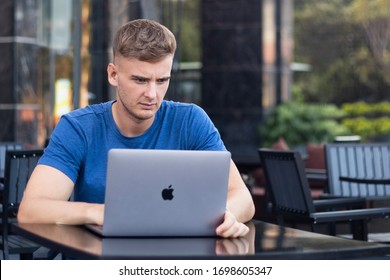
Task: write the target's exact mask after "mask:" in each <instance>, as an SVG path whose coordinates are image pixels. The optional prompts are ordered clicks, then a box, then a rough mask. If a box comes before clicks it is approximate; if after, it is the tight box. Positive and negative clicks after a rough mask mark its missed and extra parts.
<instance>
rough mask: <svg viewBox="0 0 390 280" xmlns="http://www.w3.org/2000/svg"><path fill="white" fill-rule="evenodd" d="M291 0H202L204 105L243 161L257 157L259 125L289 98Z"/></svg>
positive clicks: (227, 141)
mask: <svg viewBox="0 0 390 280" xmlns="http://www.w3.org/2000/svg"><path fill="white" fill-rule="evenodd" d="M291 13H292V2H291V1H267V0H263V1H261V0H247V1H239V0H226V1H218V0H204V1H202V42H203V44H202V52H203V57H202V63H203V67H202V106H203V108H205V110H206V111H207V112H208V114H209V115H210V117H211V118H212V119H213V121H214V122H215V124H216V126H217V127H218V128H219V130H220V132H221V134H222V138H223V139H224V142H225V144H226V146H227V147H228V149H229V150H230V151H231V152H232V154H233V157H236V159H237V160H238V161H240V160H242V161H251V160H257V154H256V152H254V151H256V149H257V147H258V146H259V145H260V142H261V135H260V134H259V132H258V128H259V125H260V123H261V121H262V118H263V116H264V114H265V113H266V112H267V110H268V109H270V108H273V107H274V106H275V105H277V104H280V103H281V102H282V101H284V100H287V99H288V98H289V89H290V82H291V72H290V63H291V53H292V46H291V45H289V44H291V40H292V39H291V36H292V34H291V29H292V21H291Z"/></svg>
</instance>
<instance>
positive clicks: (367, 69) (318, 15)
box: [0, 0, 390, 165]
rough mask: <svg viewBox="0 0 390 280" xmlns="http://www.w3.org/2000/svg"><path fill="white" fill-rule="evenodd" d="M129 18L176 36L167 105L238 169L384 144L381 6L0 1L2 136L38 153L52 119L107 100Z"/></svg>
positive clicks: (385, 2)
mask: <svg viewBox="0 0 390 280" xmlns="http://www.w3.org/2000/svg"><path fill="white" fill-rule="evenodd" d="M136 18H150V19H155V20H157V21H159V22H161V23H163V24H164V25H166V26H167V27H169V28H170V29H171V30H172V31H173V32H174V33H175V35H176V37H177V40H178V50H177V53H176V57H175V62H174V67H173V70H172V81H171V85H170V89H169V92H168V95H167V99H173V100H176V101H183V102H194V103H196V104H199V105H200V106H202V107H203V108H204V109H205V110H206V112H207V113H208V114H209V115H210V117H211V119H212V120H213V121H214V123H215V125H216V126H217V128H218V129H219V131H220V133H221V135H222V138H223V140H224V142H225V144H226V146H227V148H228V149H229V150H230V151H231V152H232V155H233V158H234V159H235V160H236V161H237V162H238V163H239V164H240V163H242V164H243V165H245V163H251V162H253V161H257V160H258V155H257V149H258V147H261V146H263V147H264V146H272V145H274V144H275V143H280V141H283V142H284V144H285V145H287V146H288V147H297V148H299V147H306V145H307V144H308V143H326V142H332V141H334V140H335V139H336V137H339V136H358V137H359V139H360V140H359V141H388V139H389V137H390V119H389V116H390V0H316V1H310V0H224V1H221V0H110V1H108V0H2V1H1V3H0V56H1V57H0V59H1V60H2V63H1V64H0V119H1V121H0V141H3V142H5V141H8V142H19V143H24V144H29V145H31V146H44V145H45V143H46V141H47V139H49V138H50V134H51V132H52V131H53V128H54V127H55V125H56V123H57V122H58V120H59V118H60V116H61V115H62V114H64V113H67V112H69V111H71V110H74V109H76V108H80V107H84V106H86V105H88V104H93V103H100V102H104V101H107V100H110V99H113V98H114V92H113V89H112V88H110V87H109V85H108V82H107V75H106V67H107V64H108V63H109V62H110V61H111V57H112V53H111V42H112V38H113V34H114V32H115V30H116V29H117V28H118V27H119V26H120V25H122V24H124V23H125V22H127V21H129V20H131V19H136Z"/></svg>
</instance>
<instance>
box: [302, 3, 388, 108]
mask: <svg viewBox="0 0 390 280" xmlns="http://www.w3.org/2000/svg"><path fill="white" fill-rule="evenodd" d="M371 2H375V3H376V4H375V5H374V4H373V5H371V4H370V9H371V10H370V12H369V13H367V15H364V11H365V10H366V9H367V10H368V8H366V6H364V5H369V3H371ZM295 3H296V6H295V8H296V13H295V61H298V62H305V63H308V64H310V65H311V68H312V71H311V72H309V73H305V74H300V75H296V76H295V79H294V83H295V84H294V89H295V91H296V92H298V93H299V94H300V95H301V96H303V100H305V101H310V102H327V103H335V104H341V103H345V102H353V101H356V100H365V101H369V102H376V101H382V100H386V99H389V94H388V92H389V90H390V83H389V77H388V76H389V75H388V73H389V72H388V71H389V70H388V69H387V68H386V67H387V66H381V65H380V64H379V61H382V62H381V63H382V64H383V63H384V62H386V61H388V60H389V58H388V57H389V52H388V46H389V45H388V39H382V38H381V39H380V40H379V39H378V38H377V36H380V37H384V38H388V37H389V36H390V32H389V30H388V29H386V28H387V27H388V26H389V25H388V24H387V22H388V21H389V19H388V18H389V15H388V13H389V9H388V8H387V7H388V5H389V1H388V0H326V1H325V0H318V1H306V0H296V2H295ZM371 6H373V7H371ZM386 14H387V17H386ZM383 26H384V27H383ZM386 30H387V31H386ZM367 32H370V35H368V33H367ZM386 32H387V33H386ZM374 49H375V50H374ZM387 65H388V64H387Z"/></svg>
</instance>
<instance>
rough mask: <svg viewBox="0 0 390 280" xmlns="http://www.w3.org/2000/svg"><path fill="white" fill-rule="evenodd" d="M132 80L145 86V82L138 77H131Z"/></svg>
mask: <svg viewBox="0 0 390 280" xmlns="http://www.w3.org/2000/svg"><path fill="white" fill-rule="evenodd" d="M132 80H133V81H135V82H136V83H137V84H145V83H146V82H147V80H146V79H144V78H140V77H133V78H132Z"/></svg>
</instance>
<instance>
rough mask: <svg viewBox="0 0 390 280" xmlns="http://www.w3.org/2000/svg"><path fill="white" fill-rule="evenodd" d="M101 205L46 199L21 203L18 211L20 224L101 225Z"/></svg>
mask: <svg viewBox="0 0 390 280" xmlns="http://www.w3.org/2000/svg"><path fill="white" fill-rule="evenodd" d="M103 207H104V206H103V205H102V204H92V203H84V202H69V201H60V200H51V199H46V198H30V199H26V200H24V201H23V203H22V204H21V205H20V208H19V211H18V222H20V223H46V224H55V223H57V224H72V225H76V224H85V223H96V224H100V223H103V218H102V217H103V215H102V214H101V213H102V212H103V210H102V209H103Z"/></svg>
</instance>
